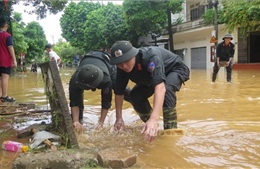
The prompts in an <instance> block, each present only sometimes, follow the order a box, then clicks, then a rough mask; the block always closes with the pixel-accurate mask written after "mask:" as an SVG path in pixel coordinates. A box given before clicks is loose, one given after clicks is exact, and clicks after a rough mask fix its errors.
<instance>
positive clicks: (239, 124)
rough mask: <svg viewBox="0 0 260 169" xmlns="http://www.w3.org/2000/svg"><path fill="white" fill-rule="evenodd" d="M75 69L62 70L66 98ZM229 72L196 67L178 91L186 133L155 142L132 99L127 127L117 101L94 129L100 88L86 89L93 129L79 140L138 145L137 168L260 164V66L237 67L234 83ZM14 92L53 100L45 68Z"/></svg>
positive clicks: (5, 126) (16, 80)
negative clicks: (119, 122)
mask: <svg viewBox="0 0 260 169" xmlns="http://www.w3.org/2000/svg"><path fill="white" fill-rule="evenodd" d="M73 71H74V70H71V69H65V70H64V69H61V72H60V74H61V79H62V81H63V87H64V90H65V93H66V97H67V98H68V83H69V79H70V76H71V75H72V73H73ZM225 75H226V73H225V72H224V70H222V69H221V70H220V72H219V73H218V78H217V80H216V83H212V82H211V70H192V71H191V79H190V80H189V81H187V82H186V84H185V86H183V87H182V89H181V91H180V92H178V93H177V97H178V103H177V113H178V120H179V123H178V124H179V128H180V129H182V130H183V131H184V134H183V135H160V136H158V137H157V139H156V140H155V141H154V142H152V143H151V144H148V143H146V142H145V141H144V139H143V136H142V135H141V134H140V131H141V129H142V122H141V121H140V120H139V117H138V116H137V115H136V114H135V112H134V110H133V109H132V107H131V105H130V104H129V103H124V113H123V116H124V119H125V124H126V125H127V130H126V131H125V132H120V133H115V132H114V131H113V127H112V126H113V124H114V121H115V110H114V103H113V107H112V108H111V110H110V111H109V113H108V116H107V118H106V121H105V123H106V124H105V128H103V129H101V130H99V131H95V130H94V127H95V125H96V123H97V121H98V117H99V111H100V110H99V109H100V92H99V91H97V92H95V93H93V92H91V91H86V92H85V101H84V103H85V111H84V112H85V113H84V122H85V124H86V126H87V128H88V130H87V131H86V133H84V134H82V135H79V136H78V139H79V144H80V146H81V147H87V148H93V150H95V151H99V150H103V149H105V148H111V147H116V148H120V147H124V148H126V149H131V150H134V152H136V154H137V157H138V160H137V164H136V165H135V166H134V168H167V167H168V168H213V167H214V168H259V167H260V147H259V143H260V116H259V108H260V94H259V93H260V88H259V83H260V71H259V70H234V71H233V82H232V83H227V82H226V81H225V79H226V77H225ZM9 95H10V96H12V97H15V98H16V99H17V101H18V102H34V103H36V104H37V105H39V106H46V105H48V102H47V100H46V96H45V95H44V88H43V81H42V78H41V74H40V73H37V74H33V73H29V72H28V73H27V74H25V75H15V76H14V77H11V78H10V85H9ZM46 107H48V106H46ZM161 119H162V118H161ZM160 125H161V121H160ZM0 126H1V129H0V134H3V133H4V131H5V132H7V133H8V134H12V135H13V136H12V137H8V139H9V138H10V139H14V140H15V131H14V130H10V128H11V127H12V126H11V125H10V124H9V123H3V122H0ZM1 137H2V135H1ZM4 139H6V137H5V138H1V139H0V141H2V140H4ZM6 153H7V152H5V151H2V154H0V156H1V160H0V162H3V161H2V160H3V159H11V158H13V153H11V155H10V153H7V154H8V155H6Z"/></svg>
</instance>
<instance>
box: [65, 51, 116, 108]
mask: <svg viewBox="0 0 260 169" xmlns="http://www.w3.org/2000/svg"><path fill="white" fill-rule="evenodd" d="M86 64H93V65H95V66H97V67H99V68H100V69H101V70H102V71H103V73H104V77H103V80H102V81H101V83H100V84H99V85H98V86H97V89H101V107H102V108H104V109H109V108H110V107H111V101H112V88H113V86H114V83H115V79H116V67H115V66H112V65H110V64H109V55H108V54H105V53H103V52H101V51H91V52H89V53H87V54H86V55H85V56H84V57H83V58H82V60H81V62H80V64H79V67H78V69H77V70H76V72H75V73H74V74H73V75H72V77H71V79H70V84H69V93H70V96H69V97H70V107H74V106H82V105H81V104H83V103H82V102H83V93H84V90H93V91H95V90H96V89H90V88H89V89H86V88H85V89H83V88H80V87H79V86H78V85H77V84H76V81H75V78H76V74H77V72H78V70H79V69H80V68H81V67H82V66H84V65H86Z"/></svg>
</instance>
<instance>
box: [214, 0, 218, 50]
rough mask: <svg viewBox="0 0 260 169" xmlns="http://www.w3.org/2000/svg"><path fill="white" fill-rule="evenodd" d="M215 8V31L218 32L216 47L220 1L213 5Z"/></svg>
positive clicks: (216, 0)
mask: <svg viewBox="0 0 260 169" xmlns="http://www.w3.org/2000/svg"><path fill="white" fill-rule="evenodd" d="M213 6H214V29H215V31H216V39H217V42H216V46H217V44H218V0H215V1H214V3H213Z"/></svg>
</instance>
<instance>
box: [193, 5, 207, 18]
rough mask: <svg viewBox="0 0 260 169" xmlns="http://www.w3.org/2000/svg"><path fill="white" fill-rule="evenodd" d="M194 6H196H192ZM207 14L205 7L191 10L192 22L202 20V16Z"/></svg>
mask: <svg viewBox="0 0 260 169" xmlns="http://www.w3.org/2000/svg"><path fill="white" fill-rule="evenodd" d="M192 6H194V5H192ZM204 13H205V5H200V6H198V7H196V8H192V9H191V10H190V20H191V21H194V20H197V19H200V18H201V16H202V15H203V14H204Z"/></svg>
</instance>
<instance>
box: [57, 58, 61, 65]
mask: <svg viewBox="0 0 260 169" xmlns="http://www.w3.org/2000/svg"><path fill="white" fill-rule="evenodd" d="M60 63H61V58H59V59H57V65H58V66H60Z"/></svg>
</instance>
